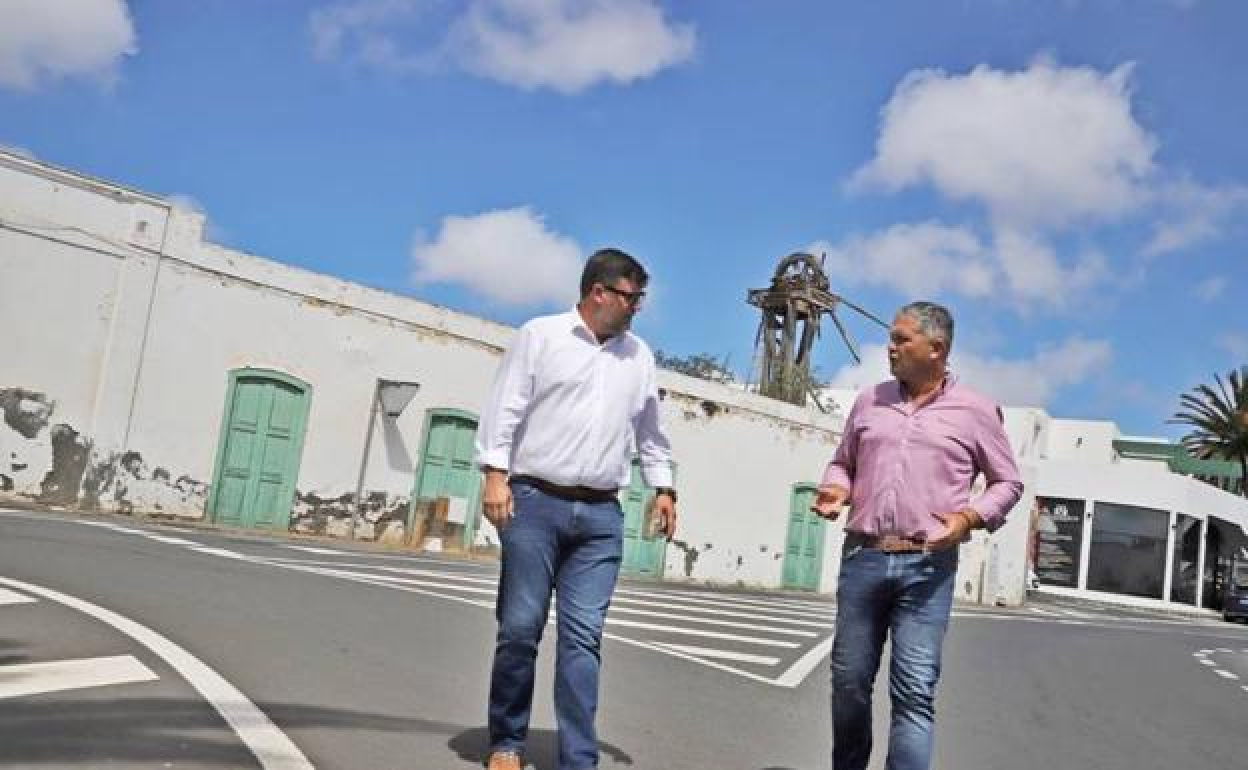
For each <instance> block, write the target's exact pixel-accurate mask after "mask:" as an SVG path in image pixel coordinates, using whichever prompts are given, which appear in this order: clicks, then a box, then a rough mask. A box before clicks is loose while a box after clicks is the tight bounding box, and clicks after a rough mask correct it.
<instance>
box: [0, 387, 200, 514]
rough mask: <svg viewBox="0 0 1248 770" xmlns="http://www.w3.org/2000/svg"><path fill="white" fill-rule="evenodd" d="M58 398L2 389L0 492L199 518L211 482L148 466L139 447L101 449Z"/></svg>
mask: <svg viewBox="0 0 1248 770" xmlns="http://www.w3.org/2000/svg"><path fill="white" fill-rule="evenodd" d="M55 411H56V402H55V401H53V400H52V399H50V398H48V396H47V394H44V393H40V392H38V391H34V390H30V389H27V388H2V389H0V415H2V417H0V423H2V424H0V497H7V498H9V499H12V500H26V501H31V502H40V503H45V504H50V505H60V506H65V507H75V506H76V507H78V508H84V509H89V510H100V511H107V512H112V513H134V512H135V511H142V512H143V513H148V514H156V515H160V514H164V515H170V516H179V517H182V518H196V519H197V518H202V517H203V515H204V503H205V502H206V501H207V499H208V485H207V484H204V483H202V482H199V481H196V480H194V479H192V478H191V477H189V476H185V475H183V476H179V477H178V478H177V479H176V480H175V479H174V478H173V474H172V473H170V472H169V471H168V470H167V469H164V468H157V469H155V470H154V471H151V472H150V473H149V472H148V470H147V465H146V464H145V463H144V461H143V456H142V455H140V454H139V453H138V452H134V451H130V452H124V453H116V452H113V453H107V454H103V455H102V454H101V453H100V452H98V451H97V450H96V449H95V448H94V447H93V446H92V442H91V441H90V439H88V438H87V437H85V436H83V435H82V434H81V433H79V432H78V431H77V430H76V429H75V428H74V427H72V426H70V425H66V424H64V423H58V424H52V415H53V414H54V413H55Z"/></svg>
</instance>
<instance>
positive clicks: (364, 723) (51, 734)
mask: <svg viewBox="0 0 1248 770" xmlns="http://www.w3.org/2000/svg"><path fill="white" fill-rule="evenodd" d="M257 705H258V706H259V707H260V708H261V709H262V710H263V711H264V712H265V713H266V714H268V715H269V717H270V718H271V719H272V720H273V722H275V723H276V724H277V725H278V726H279V728H280V729H282V730H292V729H298V728H303V727H328V728H342V729H356V730H374V731H376V730H381V731H386V732H404V731H415V730H422V729H425V725H424V723H423V720H419V719H403V718H397V717H393V716H388V715H386V714H374V713H368V712H362V711H349V710H344V709H333V708H323V707H319V706H302V705H297V704H285V703H279V704H272V703H265V704H257ZM309 759H310V760H312V761H313V762H315V761H316V759H315V758H314V757H309ZM141 762H152V763H168V764H165V765H164V766H166V767H168V766H178V767H183V766H194V767H213V766H217V767H228V768H257V767H259V764H258V763H257V762H256V760H255V758H254V757H253V756H252V754H251V752H250V751H248V749H247V747H246V746H244V745H243V744H242V742H241V741H239V740H238V738H237V736H236V735H234V733H233V731H232V730H230V729H229V728H228V727H227V726H226V724H225V722H224V720H223V719H222V718H221V716H220V715H219V714H217V712H216V711H215V710H214V709H213V708H212V707H211V706H210V705H208V704H207V703H206V702H204V701H201V700H196V699H185V698H137V699H136V698H125V699H112V698H87V697H75V698H63V697H57V696H44V697H41V698H38V699H30V700H27V699H18V700H9V701H7V702H5V703H4V705H3V718H0V766H3V767H13V766H18V767H31V766H35V765H39V764H50V763H68V764H72V763H81V764H82V765H83V766H84V767H98V766H99V765H101V764H105V763H107V764H109V765H114V764H115V765H118V766H121V767H127V766H130V765H132V764H137V763H141ZM174 763H177V764H176V765H174ZM183 763H185V765H184V764H183Z"/></svg>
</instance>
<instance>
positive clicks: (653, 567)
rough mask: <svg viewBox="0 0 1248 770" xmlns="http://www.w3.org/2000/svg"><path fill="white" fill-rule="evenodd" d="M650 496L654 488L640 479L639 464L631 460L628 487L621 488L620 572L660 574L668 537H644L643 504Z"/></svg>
mask: <svg viewBox="0 0 1248 770" xmlns="http://www.w3.org/2000/svg"><path fill="white" fill-rule="evenodd" d="M653 497H654V490H653V489H651V488H650V487H647V486H646V484H645V482H644V481H642V478H641V466H640V465H639V464H638V463H636V462H634V463H633V473H632V477H631V479H630V481H629V484H628V487H627V488H625V489H623V490H621V491H620V504H621V505H622V506H623V508H624V560H623V563H622V564H621V565H620V571H621V572H623V573H624V574H625V575H634V576H641V577H653V578H660V577H663V561H664V557H665V555H666V550H667V538H665V537H656V538H654V539H653V540H647V539H646V538H645V533H644V531H643V525H644V523H645V512H646V507H647V506H648V505H649V504H650V500H651V498H653Z"/></svg>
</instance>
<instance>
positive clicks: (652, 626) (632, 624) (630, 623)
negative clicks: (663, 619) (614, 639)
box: [607, 615, 802, 649]
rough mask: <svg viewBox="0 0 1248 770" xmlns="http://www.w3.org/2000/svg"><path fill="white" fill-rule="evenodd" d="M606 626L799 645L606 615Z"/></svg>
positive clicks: (751, 641)
mask: <svg viewBox="0 0 1248 770" xmlns="http://www.w3.org/2000/svg"><path fill="white" fill-rule="evenodd" d="M607 625H608V626H623V627H625V628H641V629H644V630H646V631H661V632H663V633H667V634H680V635H684V636H701V637H705V638H707V639H723V640H724V641H727V642H742V643H744V644H757V645H761V646H763V647H787V648H789V649H793V648H795V647H801V646H802V645H801V644H799V643H798V642H783V641H780V640H779V639H764V638H761V637H757V636H742V635H739V634H725V633H720V632H719V631H702V630H700V629H696V628H681V627H680V626H664V625H659V624H658V623H641V622H638V621H635V620H621V619H619V618H613V617H611V616H610V615H608V616H607Z"/></svg>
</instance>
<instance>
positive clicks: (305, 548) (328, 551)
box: [282, 545, 355, 556]
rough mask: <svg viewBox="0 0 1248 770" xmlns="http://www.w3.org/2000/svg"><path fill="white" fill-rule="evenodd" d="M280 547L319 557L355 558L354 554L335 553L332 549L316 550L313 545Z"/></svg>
mask: <svg viewBox="0 0 1248 770" xmlns="http://www.w3.org/2000/svg"><path fill="white" fill-rule="evenodd" d="M282 547H283V548H289V549H291V550H292V551H303V552H304V553H315V554H320V555H321V556H355V554H353V553H347V552H346V551H335V550H334V549H332V548H317V547H316V546H313V545H282Z"/></svg>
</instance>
